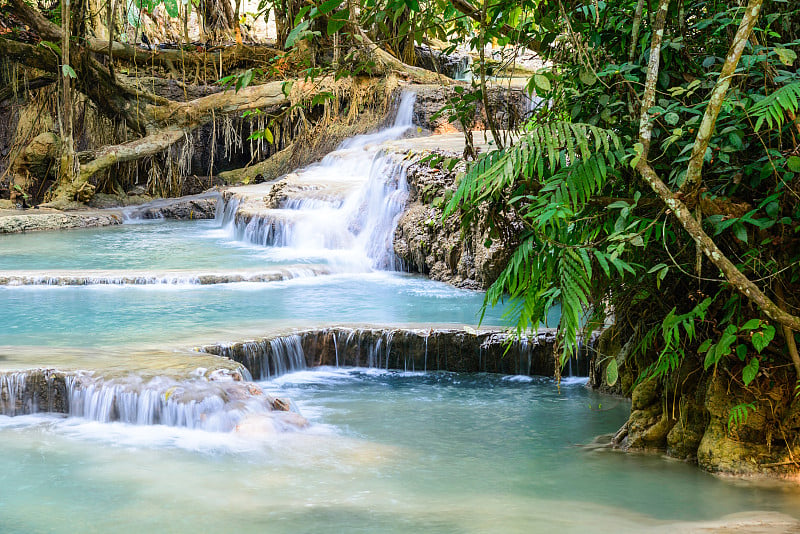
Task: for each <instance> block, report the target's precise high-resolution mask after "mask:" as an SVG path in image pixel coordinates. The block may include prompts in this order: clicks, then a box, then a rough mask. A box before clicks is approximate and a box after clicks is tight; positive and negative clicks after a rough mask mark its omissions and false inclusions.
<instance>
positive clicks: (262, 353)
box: [204, 335, 306, 380]
mask: <svg viewBox="0 0 800 534" xmlns="http://www.w3.org/2000/svg"><path fill="white" fill-rule="evenodd" d="M301 341H302V338H301V337H300V336H298V335H292V336H281V337H276V338H272V339H263V340H258V341H246V342H244V343H237V344H233V345H220V346H217V347H214V350H213V352H214V354H218V355H219V356H225V357H226V358H230V359H231V360H236V361H238V362H239V363H241V364H242V365H244V366H245V367H246V368H247V369H248V370H249V371H250V372H251V373H252V375H253V376H255V377H258V379H259V380H267V379H269V378H274V377H276V376H280V375H283V374H286V373H290V372H292V371H299V370H301V369H305V368H306V357H305V353H304V352H303V347H302V345H301ZM204 350H206V351H208V352H210V351H211V350H209V347H205V348H204Z"/></svg>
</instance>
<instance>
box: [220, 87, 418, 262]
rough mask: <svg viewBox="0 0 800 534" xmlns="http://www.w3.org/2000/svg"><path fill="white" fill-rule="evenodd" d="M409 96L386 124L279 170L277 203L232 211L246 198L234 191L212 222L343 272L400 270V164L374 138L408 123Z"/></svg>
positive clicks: (403, 186) (403, 198) (386, 137)
mask: <svg viewBox="0 0 800 534" xmlns="http://www.w3.org/2000/svg"><path fill="white" fill-rule="evenodd" d="M414 101H415V96H414V94H413V93H406V94H404V95H403V96H402V98H401V100H400V103H399V105H398V111H397V116H396V118H395V121H394V123H393V124H392V125H391V126H390V127H388V128H385V129H383V130H380V131H378V132H376V133H372V134H365V135H359V136H355V137H352V138H350V139H347V140H345V141H344V142H343V143H342V144H341V145H340V146H339V147H338V148H337V149H336V150H335V151H333V152H331V153H330V154H328V155H327V156H325V157H324V158H323V159H322V161H320V162H319V163H316V164H314V165H310V166H308V167H306V168H304V169H300V170H298V171H296V172H294V173H290V174H289V175H287V176H285V177H284V178H283V179H282V180H281V181H280V182H279V183H280V184H281V187H282V189H281V194H282V195H283V196H282V197H281V199H280V200H279V201H277V204H278V205H277V206H276V205H274V204H273V205H272V206H270V207H266V206H263V204H262V205H259V206H250V205H248V207H247V209H246V210H240V207H243V205H244V203H245V202H246V199H243V198H241V197H238V196H236V195H233V196H232V197H230V198H228V199H227V200H226V201H220V203H219V204H218V206H217V210H216V221H217V224H219V225H220V226H221V227H223V228H225V229H227V230H228V232H229V233H230V235H231V237H233V238H234V239H237V240H242V241H246V242H250V243H254V244H258V245H262V246H266V247H284V248H287V249H292V250H294V251H296V255H297V256H298V257H299V258H302V257H308V256H309V255H310V256H313V257H324V258H326V259H327V260H328V261H329V262H330V263H332V264H334V265H339V266H340V267H341V268H342V269H345V270H348V271H369V270H371V269H380V270H400V269H401V268H402V265H401V263H400V261H399V259H398V258H397V257H396V256H395V254H394V249H393V236H394V231H395V228H396V227H397V223H398V220H399V218H400V216H401V215H402V213H403V210H404V208H405V205H406V202H407V200H408V195H409V190H408V183H407V181H406V169H407V166H408V162H406V161H404V160H403V158H402V157H400V156H397V155H395V154H393V153H391V152H387V151H385V150H383V149H382V148H381V144H382V143H384V142H386V141H391V140H394V139H398V138H400V137H401V136H402V135H404V134H405V133H406V131H407V130H408V129H409V128H410V127H411V126H412V124H413V122H412V119H413V112H414ZM260 198H263V193H262V194H261V197H259V202H260Z"/></svg>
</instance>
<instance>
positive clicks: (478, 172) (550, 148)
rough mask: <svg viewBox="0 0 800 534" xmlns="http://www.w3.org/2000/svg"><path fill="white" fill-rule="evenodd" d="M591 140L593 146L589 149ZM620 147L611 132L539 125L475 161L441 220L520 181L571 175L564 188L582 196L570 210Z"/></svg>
mask: <svg viewBox="0 0 800 534" xmlns="http://www.w3.org/2000/svg"><path fill="white" fill-rule="evenodd" d="M590 141H593V142H594V149H593V150H592V149H591V147H590V144H589V143H590ZM620 148H621V142H620V139H619V137H618V136H617V135H616V134H615V133H614V132H612V131H611V130H606V129H603V128H599V127H597V126H593V125H591V124H575V123H568V122H556V123H548V124H542V125H539V126H537V127H536V128H534V129H533V130H531V131H530V132H528V133H527V134H525V135H524V136H523V137H521V138H520V139H519V140H518V141H517V142H516V143H515V144H514V145H512V146H510V147H507V148H505V149H502V150H497V151H494V152H490V153H488V154H486V155H484V156H482V157H481V158H480V159H478V160H477V161H476V162H475V163H474V164H473V165H472V166H471V167H470V168H469V170H468V171H467V173H466V175H465V176H464V177H463V178H462V179H461V182H460V183H459V186H458V189H457V190H456V192H455V194H454V195H453V197H452V198H451V199H450V202H448V204H447V206H446V208H445V212H444V216H445V217H447V216H449V215H450V214H452V213H454V212H455V211H456V210H458V209H459V207H461V206H462V205H464V203H469V204H475V203H477V202H480V201H482V200H484V199H486V198H489V197H493V196H496V195H498V194H499V193H500V192H501V191H503V190H505V189H506V188H508V187H511V186H513V185H514V184H515V183H516V182H518V181H520V180H521V181H525V182H531V183H533V182H541V181H542V180H545V179H546V178H548V177H550V176H554V175H557V176H560V177H562V178H569V177H572V182H573V183H568V184H567V187H568V189H569V188H571V187H576V191H581V192H582V193H581V195H580V197H579V198H576V199H575V201H573V202H572V203H571V204H573V206H572V207H573V208H575V207H576V206H575V204H576V203H577V202H576V201H579V200H584V201H585V199H586V197H587V193H588V192H589V191H591V190H596V189H597V187H598V185H599V184H600V183H602V182H603V181H604V180H605V176H606V172H607V168H608V167H611V166H613V165H614V164H615V163H616V158H615V156H614V155H613V152H614V150H619V149H620ZM599 160H602V162H600V161H599ZM581 165H583V166H581ZM574 173H577V174H574ZM586 185H590V187H586Z"/></svg>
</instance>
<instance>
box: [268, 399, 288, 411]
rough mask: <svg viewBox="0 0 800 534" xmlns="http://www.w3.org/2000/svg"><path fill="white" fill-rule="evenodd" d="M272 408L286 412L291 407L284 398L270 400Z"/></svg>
mask: <svg viewBox="0 0 800 534" xmlns="http://www.w3.org/2000/svg"><path fill="white" fill-rule="evenodd" d="M272 408H273V409H274V410H278V411H279V412H288V411H290V410H291V409H292V407H291V405H290V404H289V401H287V400H286V399H274V400H273V401H272Z"/></svg>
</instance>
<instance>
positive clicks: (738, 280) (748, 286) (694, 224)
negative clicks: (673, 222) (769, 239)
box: [636, 0, 800, 330]
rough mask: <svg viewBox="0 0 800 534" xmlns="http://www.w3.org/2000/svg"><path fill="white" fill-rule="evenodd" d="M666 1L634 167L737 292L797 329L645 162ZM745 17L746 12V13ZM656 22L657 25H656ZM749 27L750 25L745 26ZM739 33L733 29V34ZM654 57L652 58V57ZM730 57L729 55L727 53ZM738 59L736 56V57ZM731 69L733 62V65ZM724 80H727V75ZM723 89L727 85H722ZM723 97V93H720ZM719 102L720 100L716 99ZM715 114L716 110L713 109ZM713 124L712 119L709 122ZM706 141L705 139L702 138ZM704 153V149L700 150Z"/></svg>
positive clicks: (795, 320) (797, 321)
mask: <svg viewBox="0 0 800 534" xmlns="http://www.w3.org/2000/svg"><path fill="white" fill-rule="evenodd" d="M761 1H762V0H751V2H750V3H751V4H757V6H758V7H760V5H761ZM668 4H669V0H660V2H659V11H658V13H657V15H656V22H655V25H654V29H655V31H654V33H653V45H652V47H651V52H650V64H649V65H648V70H647V80H646V81H645V90H644V95H645V96H644V98H643V100H642V115H641V122H640V126H639V142H640V143H641V144H642V146H643V147H644V150H643V151H642V154H641V156H640V158H639V161H638V163H637V164H636V170H637V171H639V173H640V174H641V175H642V178H643V179H644V181H645V182H647V184H648V185H649V186H650V188H651V189H652V190H653V191H654V192H655V193H656V195H658V197H659V198H660V199H661V200H662V201H663V202H664V204H666V205H667V207H668V208H669V209H670V210H672V213H673V215H674V216H675V218H676V219H678V222H680V223H681V226H683V228H684V229H685V230H686V231H687V232H688V233H689V235H690V236H691V238H692V239H693V240H694V241H695V243H697V247H698V249H699V250H701V251H702V252H703V254H705V256H706V257H708V259H709V260H711V262H712V263H713V264H714V265H716V266H717V268H719V270H720V271H721V272H722V274H723V275H724V276H725V278H726V279H727V280H728V283H730V284H731V285H732V286H733V287H734V288H735V289H736V290H737V291H739V292H740V293H741V294H743V295H744V296H746V297H747V298H748V299H750V301H751V302H753V304H755V305H756V306H758V307H759V308H760V309H761V310H762V311H763V312H764V314H765V315H766V316H767V317H769V318H770V319H772V320H774V321H776V322H778V323H780V324H781V325H784V326H787V327H789V328H791V329H793V330H800V317H797V316H795V315H792V314H790V313H788V312H786V311H784V310H782V309H781V308H780V307H779V306H778V305H777V304H775V303H774V302H773V301H772V300H771V299H770V298H769V297H767V295H765V294H764V292H763V291H761V290H760V289H759V288H758V287H757V286H756V285H755V284H754V283H753V282H752V281H750V280H749V279H748V278H747V277H746V276H745V275H744V274H742V272H741V271H739V269H737V268H736V265H734V264H733V262H731V261H730V260H729V259H728V258H727V257H726V256H725V254H723V252H722V250H720V248H719V247H718V246H717V244H716V243H714V241H713V240H712V239H711V238H710V237H708V235H707V234H706V233H705V231H703V227H702V225H701V223H699V222H698V221H697V219H695V218H694V216H693V215H692V213H691V211H689V208H688V207H687V206H686V204H684V203H683V202H682V201H681V200H680V199H679V198H676V196H675V195H673V193H672V191H670V189H669V188H668V187H667V186H666V184H664V182H663V181H662V180H661V178H660V177H659V176H658V173H656V171H655V170H654V169H653V168H652V167H651V166H650V163H649V162H648V161H647V152H648V148H649V146H650V133H651V132H652V125H651V123H650V121H649V120H648V114H647V112H648V109H649V107H650V106H651V105H652V103H653V101H654V99H655V85H656V82H657V80H658V68H659V59H658V57H657V56H659V55H660V48H661V46H660V41H661V37H662V33H663V24H664V23H663V18H661V17H663V16H664V15H665V14H666V7H667V5H668ZM748 13H749V14H755V15H756V16H757V15H758V10H757V9H756V10H755V11H754V10H753V9H752V6H748ZM746 16H747V15H746ZM659 24H660V26H659ZM753 24H754V22H753ZM749 27H750V29H752V24H751V25H750V26H749ZM738 36H739V33H738V32H737V37H738ZM654 56H656V57H654ZM729 56H730V54H729ZM737 62H738V59H737ZM733 68H735V65H733ZM728 79H730V78H729V77H728ZM726 89H727V87H726ZM722 96H724V93H722ZM720 103H721V100H720ZM717 113H718V110H717ZM715 119H716V115H715V116H714V120H715ZM711 126H712V127H713V122H712V124H711ZM706 143H707V140H706ZM703 152H705V149H704V150H703Z"/></svg>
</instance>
